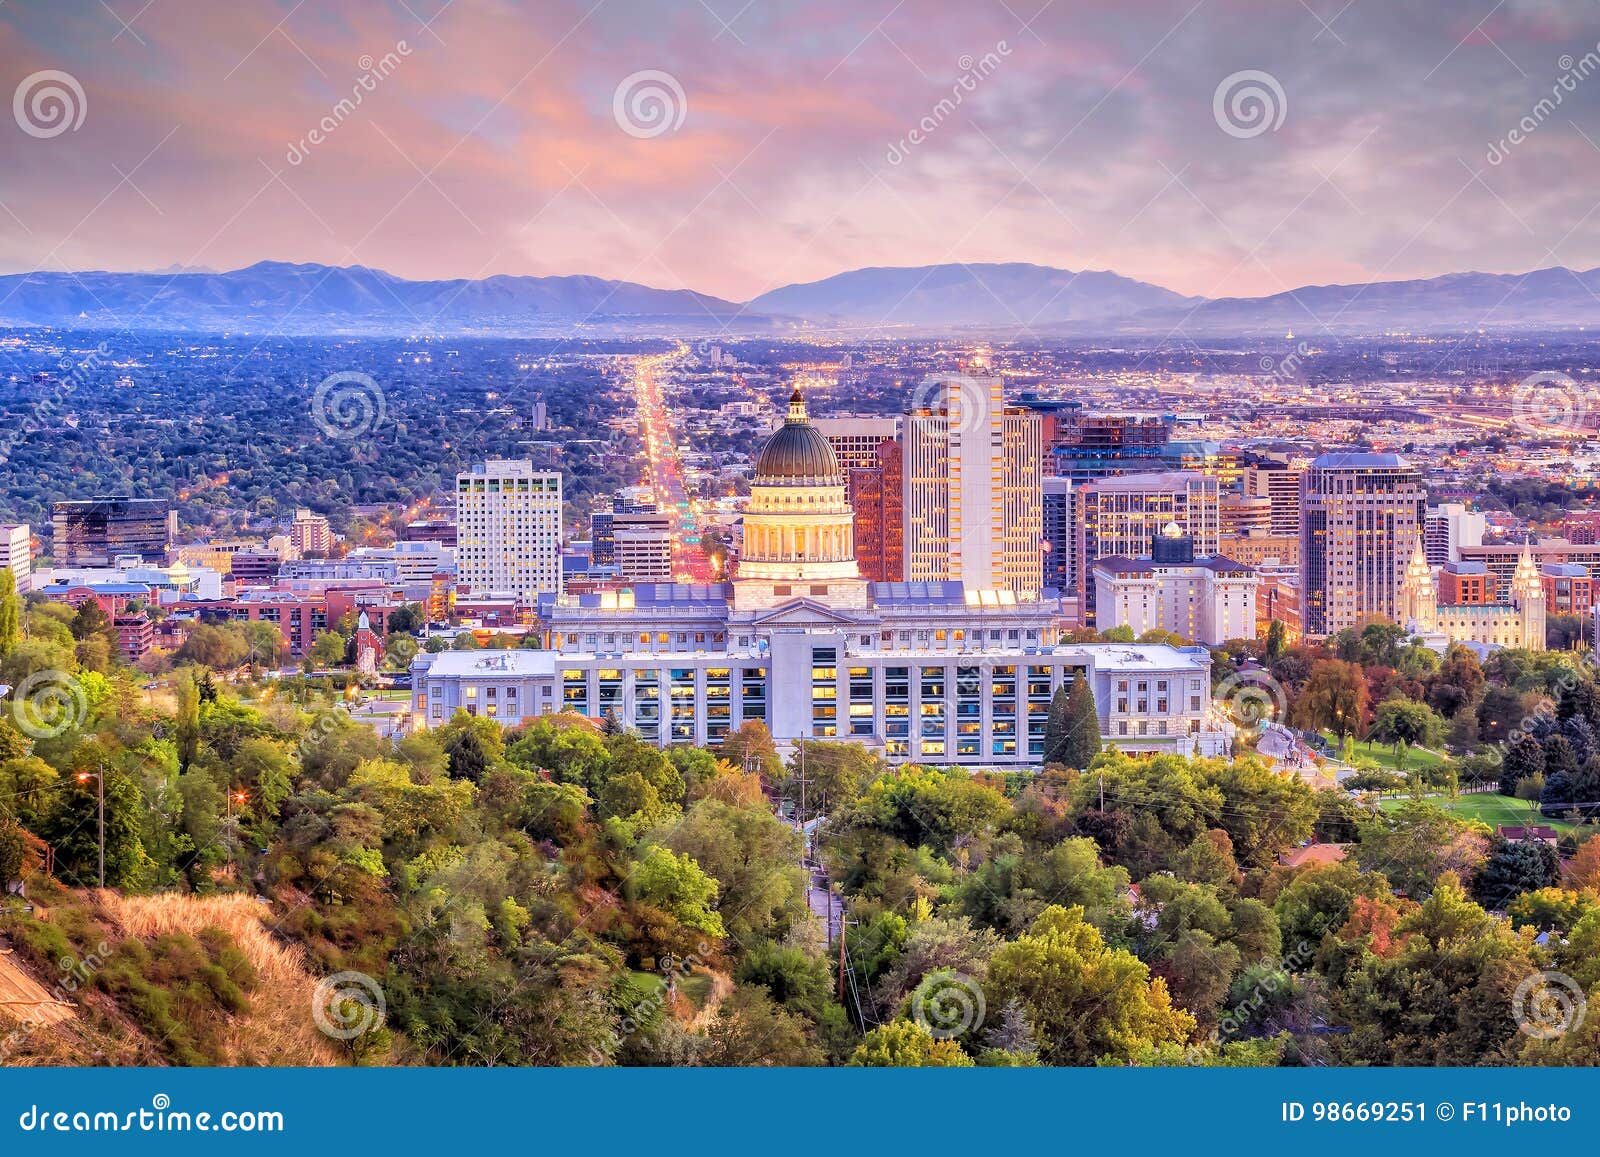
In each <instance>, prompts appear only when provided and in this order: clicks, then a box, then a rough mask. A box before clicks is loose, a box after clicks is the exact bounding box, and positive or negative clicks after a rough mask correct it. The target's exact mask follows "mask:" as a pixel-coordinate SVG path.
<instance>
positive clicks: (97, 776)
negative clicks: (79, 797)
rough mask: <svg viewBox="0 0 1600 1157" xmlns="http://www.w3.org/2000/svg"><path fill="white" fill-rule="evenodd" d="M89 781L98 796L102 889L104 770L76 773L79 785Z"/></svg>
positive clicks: (103, 877) (104, 858)
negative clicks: (92, 782)
mask: <svg viewBox="0 0 1600 1157" xmlns="http://www.w3.org/2000/svg"><path fill="white" fill-rule="evenodd" d="M91 779H92V780H94V782H95V786H96V789H97V790H96V795H98V796H99V802H100V886H101V887H102V888H104V887H105V886H106V775H105V770H104V769H101V770H100V771H80V772H79V773H78V782H79V783H88V782H89V781H90V780H91Z"/></svg>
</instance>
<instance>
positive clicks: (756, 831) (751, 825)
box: [665, 799, 807, 943]
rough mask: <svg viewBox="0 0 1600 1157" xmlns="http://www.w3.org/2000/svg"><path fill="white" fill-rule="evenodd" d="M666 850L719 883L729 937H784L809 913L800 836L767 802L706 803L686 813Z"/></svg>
mask: <svg viewBox="0 0 1600 1157" xmlns="http://www.w3.org/2000/svg"><path fill="white" fill-rule="evenodd" d="M665 843H666V846H667V847H669V848H671V849H672V850H673V851H675V852H678V853H680V854H682V855H686V856H689V857H691V858H692V859H693V860H694V862H695V863H697V864H699V865H700V866H701V867H702V868H704V869H705V871H706V872H708V873H709V874H710V875H711V876H712V878H714V879H715V880H716V881H717V884H718V892H717V905H716V907H717V910H718V912H719V913H721V914H722V917H723V923H724V926H725V927H726V929H727V932H728V935H730V936H732V937H733V938H734V939H735V940H738V941H739V942H740V943H746V942H748V941H749V940H750V938H751V937H754V936H767V937H777V936H782V935H783V934H784V933H786V932H787V931H788V929H789V928H790V927H791V926H792V925H793V924H795V923H797V922H799V921H800V920H802V919H804V917H805V914H806V883H807V880H806V873H805V869H803V868H802V867H801V866H800V837H799V836H798V835H797V834H796V833H795V832H794V831H793V830H792V829H791V828H789V826H788V825H787V824H784V823H783V822H782V821H780V820H779V819H778V817H777V816H775V815H773V814H772V809H771V808H770V807H768V806H767V805H766V802H765V801H762V802H761V803H759V804H756V805H754V806H751V807H730V806H729V805H727V804H725V803H722V802H720V801H718V800H714V799H704V800H701V801H700V802H699V803H697V804H695V805H694V806H693V807H692V808H690V809H689V810H688V812H687V813H685V814H684V817H683V820H682V822H681V823H678V824H677V825H675V826H674V827H673V829H672V830H671V832H670V833H668V834H667V836H666V839H665Z"/></svg>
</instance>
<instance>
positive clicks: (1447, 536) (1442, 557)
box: [1422, 502, 1488, 566]
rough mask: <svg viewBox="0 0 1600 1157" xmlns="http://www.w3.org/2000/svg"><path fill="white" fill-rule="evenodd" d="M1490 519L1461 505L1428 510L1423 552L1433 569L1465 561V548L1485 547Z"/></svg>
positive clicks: (1433, 507)
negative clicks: (1463, 558) (1484, 541)
mask: <svg viewBox="0 0 1600 1157" xmlns="http://www.w3.org/2000/svg"><path fill="white" fill-rule="evenodd" d="M1487 527H1488V520H1487V519H1485V518H1484V516H1483V515H1482V514H1479V513H1478V512H1477V511H1474V510H1468V509H1467V508H1466V507H1465V506H1463V505H1462V504H1461V503H1459V502H1446V503H1444V504H1443V505H1440V506H1430V507H1428V510H1427V514H1426V515H1425V516H1424V519H1423V526H1422V549H1423V552H1424V553H1425V554H1426V555H1427V559H1428V565H1429V566H1443V565H1444V564H1445V563H1447V562H1460V561H1461V548H1462V547H1464V546H1482V545H1483V532H1484V530H1485V529H1486V528H1487Z"/></svg>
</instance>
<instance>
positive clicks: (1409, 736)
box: [1368, 699, 1444, 770]
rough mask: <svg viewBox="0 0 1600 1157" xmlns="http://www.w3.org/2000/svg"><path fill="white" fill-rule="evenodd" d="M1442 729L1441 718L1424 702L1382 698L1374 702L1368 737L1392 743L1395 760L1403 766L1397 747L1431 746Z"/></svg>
mask: <svg viewBox="0 0 1600 1157" xmlns="http://www.w3.org/2000/svg"><path fill="white" fill-rule="evenodd" d="M1443 731H1444V720H1442V719H1440V718H1439V717H1438V716H1437V715H1435V714H1434V713H1433V709H1432V708H1431V707H1429V706H1428V705H1427V704H1426V703H1418V702H1417V701H1416V700H1415V699H1386V700H1385V701H1384V702H1382V703H1380V704H1378V709H1377V711H1376V712H1375V713H1374V714H1373V717H1372V730H1371V731H1370V732H1369V733H1368V737H1369V738H1371V739H1375V740H1377V741H1378V742H1379V743H1389V744H1392V745H1393V746H1394V753H1395V763H1396V765H1397V766H1398V767H1400V768H1401V769H1402V770H1403V769H1404V767H1405V763H1404V760H1403V758H1402V756H1401V751H1402V749H1403V748H1405V747H1432V746H1434V745H1436V744H1437V743H1438V742H1439V736H1440V735H1441V734H1442V733H1443Z"/></svg>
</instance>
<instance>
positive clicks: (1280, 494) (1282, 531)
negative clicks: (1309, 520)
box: [1243, 458, 1305, 538]
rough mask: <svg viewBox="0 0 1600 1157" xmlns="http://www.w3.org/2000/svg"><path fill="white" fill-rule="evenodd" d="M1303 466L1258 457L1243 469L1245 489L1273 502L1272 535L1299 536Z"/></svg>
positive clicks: (1250, 493)
mask: <svg viewBox="0 0 1600 1157" xmlns="http://www.w3.org/2000/svg"><path fill="white" fill-rule="evenodd" d="M1303 474H1305V470H1304V468H1302V467H1300V466H1298V465H1295V464H1294V463H1292V462H1289V461H1287V460H1284V459H1281V458H1257V459H1255V460H1254V461H1253V462H1251V463H1250V465H1248V466H1246V467H1245V469H1244V476H1243V482H1244V492H1245V493H1246V494H1249V495H1252V496H1254V497H1256V498H1266V499H1268V500H1270V501H1271V503H1272V525H1271V527H1270V530H1269V533H1270V534H1271V535H1272V537H1274V538H1287V537H1294V538H1299V537H1300V478H1301V476H1302V475H1303Z"/></svg>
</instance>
